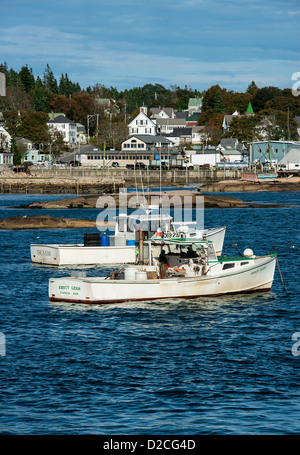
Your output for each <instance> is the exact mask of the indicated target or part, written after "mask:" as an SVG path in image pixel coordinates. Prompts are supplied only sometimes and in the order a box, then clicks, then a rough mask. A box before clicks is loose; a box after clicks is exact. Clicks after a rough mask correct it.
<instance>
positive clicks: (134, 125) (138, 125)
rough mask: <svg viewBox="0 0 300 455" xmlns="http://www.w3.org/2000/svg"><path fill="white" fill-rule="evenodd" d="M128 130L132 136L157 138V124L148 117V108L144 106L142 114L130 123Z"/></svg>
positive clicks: (141, 110)
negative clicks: (148, 135)
mask: <svg viewBox="0 0 300 455" xmlns="http://www.w3.org/2000/svg"><path fill="white" fill-rule="evenodd" d="M128 128H129V135H130V136H131V135H133V134H143V135H144V134H150V135H152V136H155V135H156V132H157V127H156V122H155V120H151V119H150V118H149V117H148V116H147V108H146V107H145V106H142V107H141V108H140V113H139V114H138V115H137V116H136V117H135V118H134V119H133V120H131V122H129V125H128Z"/></svg>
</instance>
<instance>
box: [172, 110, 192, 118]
mask: <svg viewBox="0 0 300 455" xmlns="http://www.w3.org/2000/svg"><path fill="white" fill-rule="evenodd" d="M188 115H189V113H188V112H187V111H176V112H175V118H177V119H179V118H183V119H186V118H187V117H188Z"/></svg>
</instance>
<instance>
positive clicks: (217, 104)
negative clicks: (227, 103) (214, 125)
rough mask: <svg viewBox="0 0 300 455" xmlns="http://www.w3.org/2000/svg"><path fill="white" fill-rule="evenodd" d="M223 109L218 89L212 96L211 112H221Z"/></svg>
mask: <svg viewBox="0 0 300 455" xmlns="http://www.w3.org/2000/svg"><path fill="white" fill-rule="evenodd" d="M224 111H225V107H224V103H223V99H222V94H221V90H218V91H217V92H216V94H215V96H214V102H213V112H214V114H221V113H222V112H224Z"/></svg>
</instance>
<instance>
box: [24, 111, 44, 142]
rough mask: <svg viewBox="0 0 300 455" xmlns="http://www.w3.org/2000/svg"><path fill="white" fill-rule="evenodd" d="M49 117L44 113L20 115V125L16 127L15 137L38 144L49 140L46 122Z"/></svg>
mask: <svg viewBox="0 0 300 455" xmlns="http://www.w3.org/2000/svg"><path fill="white" fill-rule="evenodd" d="M48 119H49V117H48V115H47V114H46V113H45V112H31V113H28V112H24V111H22V112H21V113H20V124H19V125H18V126H17V135H18V136H20V137H24V138H26V139H29V140H30V141H32V142H34V143H36V144H40V143H44V142H47V141H48V140H49V132H48V126H47V121H48Z"/></svg>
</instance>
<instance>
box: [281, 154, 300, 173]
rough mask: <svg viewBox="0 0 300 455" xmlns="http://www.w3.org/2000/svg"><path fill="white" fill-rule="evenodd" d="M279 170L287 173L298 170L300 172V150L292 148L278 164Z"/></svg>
mask: <svg viewBox="0 0 300 455" xmlns="http://www.w3.org/2000/svg"><path fill="white" fill-rule="evenodd" d="M278 168H279V169H284V170H287V171H290V170H293V169H298V170H299V171H300V148H291V149H290V151H289V152H288V153H287V154H286V155H285V156H284V158H282V160H280V161H279V163H278Z"/></svg>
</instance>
